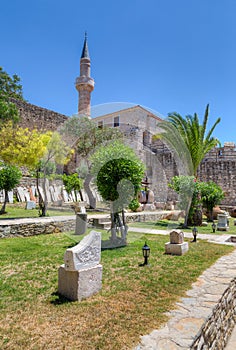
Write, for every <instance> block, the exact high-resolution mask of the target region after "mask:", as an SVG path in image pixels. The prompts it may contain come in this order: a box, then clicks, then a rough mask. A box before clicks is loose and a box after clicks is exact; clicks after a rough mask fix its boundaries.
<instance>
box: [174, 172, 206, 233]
mask: <svg viewBox="0 0 236 350" xmlns="http://www.w3.org/2000/svg"><path fill="white" fill-rule="evenodd" d="M168 186H169V187H170V188H171V189H173V190H174V191H175V192H176V193H178V195H179V198H178V201H179V209H181V210H184V211H185V213H188V215H185V219H184V227H187V226H188V225H191V224H192V221H193V216H194V212H195V210H196V207H197V206H198V205H199V203H200V197H199V188H198V181H196V179H195V177H194V176H185V175H180V176H174V177H172V179H171V182H170V183H169V184H168Z"/></svg>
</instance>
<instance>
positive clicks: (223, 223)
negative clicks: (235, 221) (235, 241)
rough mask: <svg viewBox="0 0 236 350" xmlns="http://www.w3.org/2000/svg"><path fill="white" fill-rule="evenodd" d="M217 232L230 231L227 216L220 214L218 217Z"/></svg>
mask: <svg viewBox="0 0 236 350" xmlns="http://www.w3.org/2000/svg"><path fill="white" fill-rule="evenodd" d="M217 220H218V223H217V230H218V231H228V229H229V217H228V215H227V214H218V215H217Z"/></svg>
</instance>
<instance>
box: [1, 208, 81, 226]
mask: <svg viewBox="0 0 236 350" xmlns="http://www.w3.org/2000/svg"><path fill="white" fill-rule="evenodd" d="M25 206H26V203H15V204H7V207H6V212H7V213H6V214H3V215H0V222H1V219H15V218H38V217H39V211H38V209H37V208H36V209H27V210H26V209H25ZM59 215H60V216H61V215H74V210H69V208H68V210H66V211H64V210H63V211H61V210H54V209H53V210H48V212H47V216H59Z"/></svg>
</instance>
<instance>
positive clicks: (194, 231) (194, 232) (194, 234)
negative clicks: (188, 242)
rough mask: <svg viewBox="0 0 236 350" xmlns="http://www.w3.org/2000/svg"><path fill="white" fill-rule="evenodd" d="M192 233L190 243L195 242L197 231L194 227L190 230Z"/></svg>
mask: <svg viewBox="0 0 236 350" xmlns="http://www.w3.org/2000/svg"><path fill="white" fill-rule="evenodd" d="M192 233H193V241H192V242H197V233H198V230H197V228H196V227H195V226H194V227H193V229H192Z"/></svg>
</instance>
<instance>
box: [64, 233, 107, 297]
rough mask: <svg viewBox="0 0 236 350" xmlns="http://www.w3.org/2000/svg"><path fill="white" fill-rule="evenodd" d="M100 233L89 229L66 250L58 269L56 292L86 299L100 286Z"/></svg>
mask: <svg viewBox="0 0 236 350" xmlns="http://www.w3.org/2000/svg"><path fill="white" fill-rule="evenodd" d="M100 259H101V233H100V232H96V231H91V232H90V234H89V235H87V236H86V237H84V238H83V239H82V241H81V242H80V243H79V244H77V245H76V246H75V247H73V248H69V249H67V250H66V252H65V255H64V265H61V266H60V268H59V270H58V292H59V294H61V295H63V296H65V297H66V298H68V299H70V300H73V301H75V300H79V301H81V300H82V299H86V298H88V297H90V296H92V295H93V294H95V293H97V292H98V291H99V290H100V289H101V288H102V265H101V264H100Z"/></svg>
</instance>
